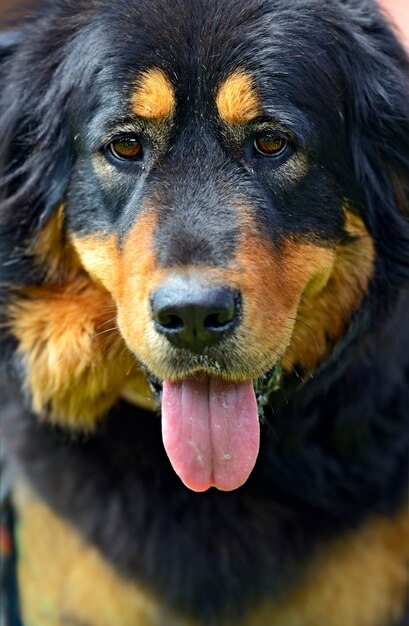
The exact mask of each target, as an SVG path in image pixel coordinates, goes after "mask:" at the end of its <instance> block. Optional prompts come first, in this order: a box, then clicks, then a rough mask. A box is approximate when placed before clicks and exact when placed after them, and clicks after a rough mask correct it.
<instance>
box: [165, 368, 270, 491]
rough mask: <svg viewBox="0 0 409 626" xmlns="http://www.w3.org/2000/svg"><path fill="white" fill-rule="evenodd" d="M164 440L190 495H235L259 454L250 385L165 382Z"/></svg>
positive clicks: (213, 381)
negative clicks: (213, 489)
mask: <svg viewBox="0 0 409 626" xmlns="http://www.w3.org/2000/svg"><path fill="white" fill-rule="evenodd" d="M162 435H163V443H164V445H165V449H166V452H167V454H168V457H169V459H170V462H171V463H172V466H173V469H174V470H175V472H176V474H177V475H178V476H179V477H180V478H181V480H182V482H183V483H184V484H185V485H186V486H187V487H189V489H192V490H193V491H206V489H209V488H210V487H216V488H217V489H220V490H222V491H231V490H233V489H237V488H238V487H240V486H241V485H242V484H243V483H245V482H246V480H247V478H248V477H249V475H250V472H251V470H252V469H253V467H254V465H255V462H256V459H257V455H258V450H259V442H260V428H259V419H258V411H257V402H256V397H255V394H254V389H253V383H252V381H247V382H244V383H228V382H224V381H222V380H219V379H216V378H209V377H205V376H203V377H201V378H197V379H196V378H190V379H187V380H184V381H182V382H177V383H172V382H169V381H164V383H163V398H162Z"/></svg>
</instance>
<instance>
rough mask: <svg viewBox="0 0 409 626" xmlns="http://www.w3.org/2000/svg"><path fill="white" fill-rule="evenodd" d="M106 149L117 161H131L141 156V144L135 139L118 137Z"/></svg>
mask: <svg viewBox="0 0 409 626" xmlns="http://www.w3.org/2000/svg"><path fill="white" fill-rule="evenodd" d="M108 147H109V150H110V152H111V154H112V155H113V156H114V157H116V158H117V159H121V160H126V161H132V160H134V159H138V158H140V157H141V156H142V144H141V142H140V141H139V139H138V138H137V137H132V136H129V137H119V138H118V139H114V141H111V143H110V144H109V146H108Z"/></svg>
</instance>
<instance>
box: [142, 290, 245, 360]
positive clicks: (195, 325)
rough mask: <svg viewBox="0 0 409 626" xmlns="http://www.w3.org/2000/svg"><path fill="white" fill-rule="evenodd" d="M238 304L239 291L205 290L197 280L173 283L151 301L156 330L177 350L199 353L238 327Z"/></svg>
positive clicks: (154, 294) (156, 292) (156, 293)
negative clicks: (184, 349)
mask: <svg viewBox="0 0 409 626" xmlns="http://www.w3.org/2000/svg"><path fill="white" fill-rule="evenodd" d="M239 304H240V294H239V292H238V291H235V290H232V289H227V288H225V287H208V286H203V285H201V284H200V281H199V280H194V279H180V278H173V279H170V280H168V281H167V282H166V283H165V284H163V285H162V286H161V287H160V288H159V289H158V290H157V291H155V293H153V294H152V297H151V306H152V315H153V320H154V324H155V328H156V330H157V331H158V332H159V333H161V334H162V335H165V337H166V338H167V339H168V340H169V341H170V342H171V343H172V344H173V345H174V346H176V347H178V348H188V349H189V350H192V352H196V353H201V352H202V351H203V348H204V347H205V346H212V345H214V344H216V343H217V342H218V341H221V340H222V339H223V338H224V337H225V336H226V334H228V333H229V332H231V331H232V330H233V329H234V328H235V327H236V325H237V323H238V315H239Z"/></svg>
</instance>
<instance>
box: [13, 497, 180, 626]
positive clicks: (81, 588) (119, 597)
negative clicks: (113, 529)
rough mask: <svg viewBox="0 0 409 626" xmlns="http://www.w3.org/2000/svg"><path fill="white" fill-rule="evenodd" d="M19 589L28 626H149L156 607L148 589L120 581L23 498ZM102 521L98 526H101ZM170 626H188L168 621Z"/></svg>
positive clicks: (63, 526)
mask: <svg viewBox="0 0 409 626" xmlns="http://www.w3.org/2000/svg"><path fill="white" fill-rule="evenodd" d="M18 509H19V516H20V523H19V533H18V535H19V553H20V556H19V565H18V567H19V571H18V575H19V583H20V585H19V588H20V593H21V604H22V613H23V619H24V623H25V624H29V625H30V626H76V625H77V624H80V625H81V626H136V625H137V626H154V625H155V624H159V623H162V622H161V621H160V620H161V617H160V614H161V610H160V606H159V604H158V603H157V599H156V598H155V597H154V595H153V593H151V592H150V591H149V590H148V589H144V588H143V587H142V586H141V587H139V586H137V585H136V584H134V583H131V582H126V581H125V580H123V579H121V578H120V577H119V575H118V574H117V573H116V572H115V571H114V569H113V568H112V567H111V566H110V565H109V564H108V563H107V562H106V561H105V560H104V559H103V557H102V556H101V555H100V553H99V552H98V551H97V550H96V549H95V548H94V547H92V546H90V545H87V544H85V543H84V542H83V540H82V539H81V538H80V536H79V535H78V534H77V533H76V532H75V530H74V529H73V528H71V527H70V526H69V524H67V522H65V521H63V520H62V519H59V518H58V517H56V515H55V514H54V513H53V512H52V511H51V510H50V509H49V508H48V507H46V506H45V505H44V504H42V503H41V502H40V501H38V500H35V499H33V497H32V496H31V495H30V494H28V493H20V494H19V497H18ZM102 522H103V521H102ZM166 623H167V624H168V625H169V626H176V624H177V625H178V626H179V625H180V626H190V622H188V621H187V620H186V621H180V620H179V618H178V619H176V617H175V619H174V620H173V619H172V616H170V617H169V620H168V621H167V622H166Z"/></svg>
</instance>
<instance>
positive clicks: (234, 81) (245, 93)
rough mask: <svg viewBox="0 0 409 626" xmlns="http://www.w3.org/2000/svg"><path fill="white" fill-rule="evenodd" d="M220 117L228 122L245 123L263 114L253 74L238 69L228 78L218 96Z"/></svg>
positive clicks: (217, 102)
mask: <svg viewBox="0 0 409 626" xmlns="http://www.w3.org/2000/svg"><path fill="white" fill-rule="evenodd" d="M216 105H217V110H218V111H219V115H220V117H221V118H222V119H223V120H224V121H225V122H227V123H228V124H245V123H247V122H251V121H252V120H254V119H255V118H257V117H259V116H260V114H261V105H260V100H259V98H258V95H257V93H256V90H255V86H254V81H253V78H252V77H251V75H250V74H249V73H248V72H245V71H244V70H236V71H234V72H233V73H232V74H230V76H228V77H227V78H226V80H225V81H224V83H223V84H222V86H221V87H220V89H219V92H218V94H217V96H216Z"/></svg>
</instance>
